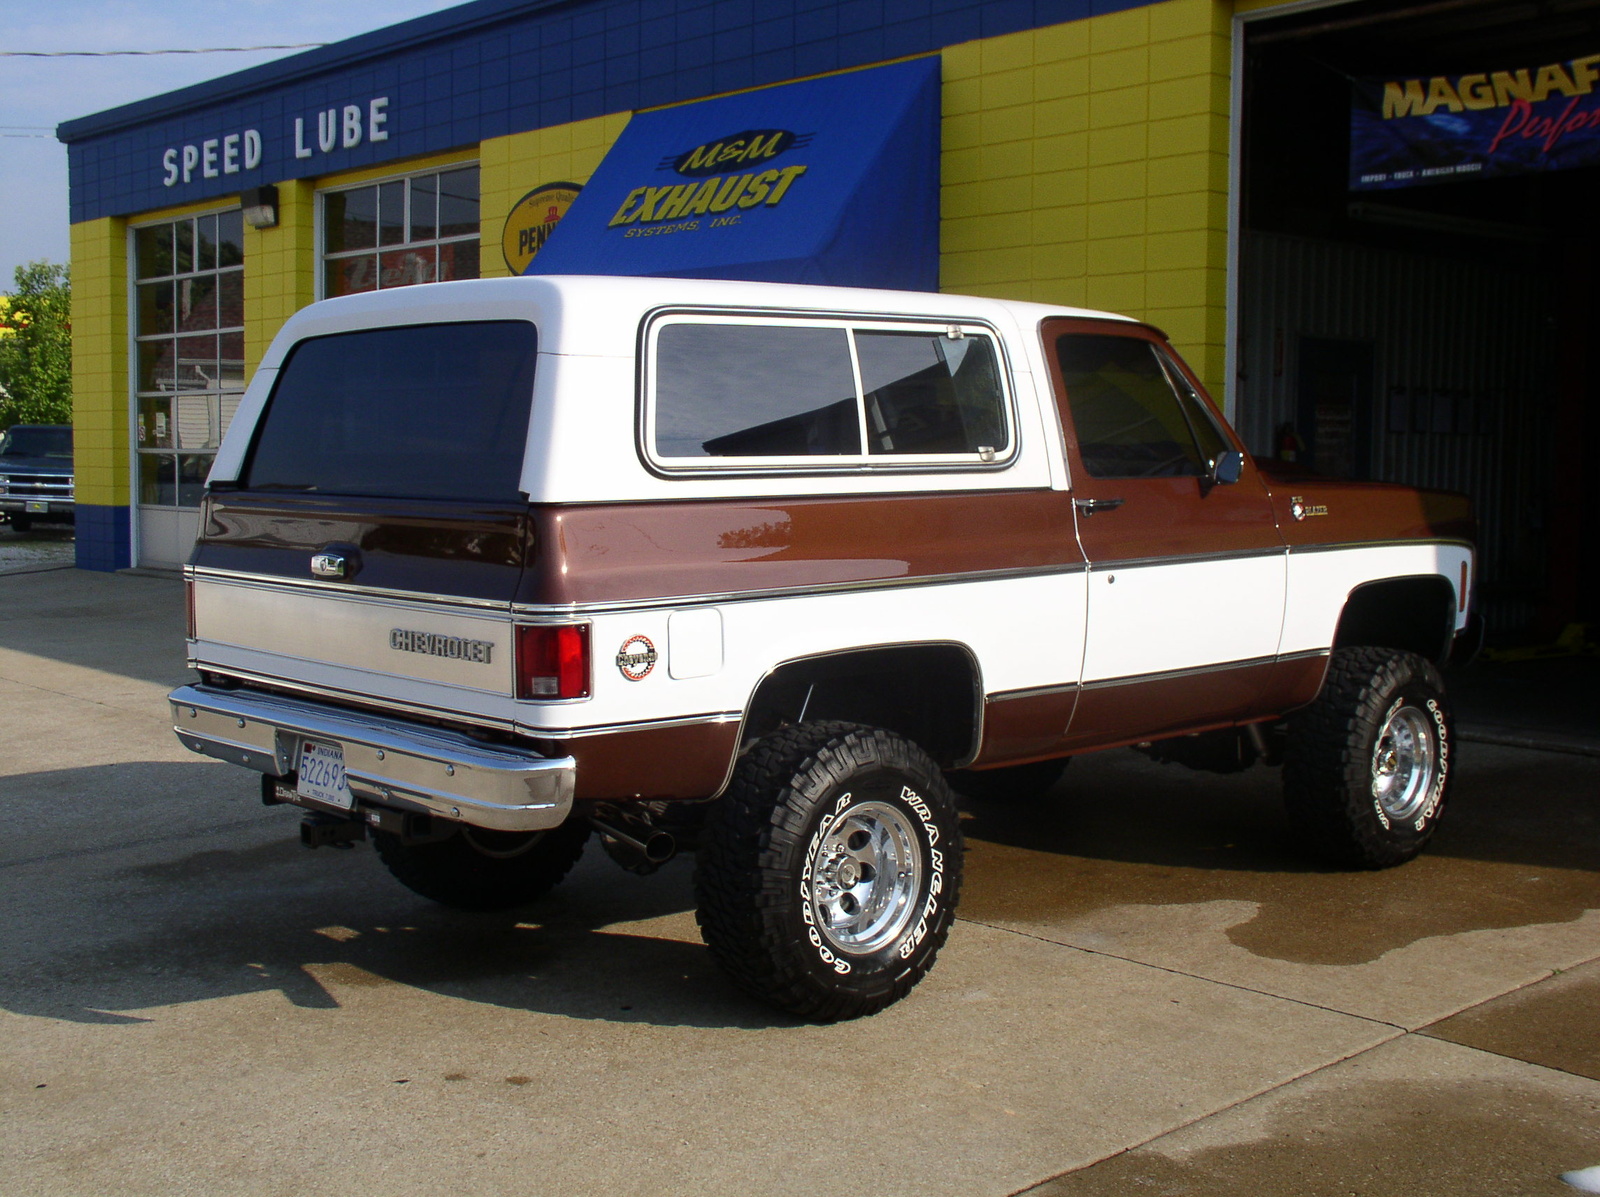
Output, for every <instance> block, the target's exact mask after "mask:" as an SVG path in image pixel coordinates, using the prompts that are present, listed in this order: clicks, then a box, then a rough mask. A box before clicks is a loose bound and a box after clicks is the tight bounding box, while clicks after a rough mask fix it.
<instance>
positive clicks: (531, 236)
mask: <svg viewBox="0 0 1600 1197" xmlns="http://www.w3.org/2000/svg"><path fill="white" fill-rule="evenodd" d="M582 190H583V188H582V187H581V186H580V185H579V184H577V183H546V184H544V185H543V186H541V187H535V188H534V189H533V190H532V191H530V192H528V194H527V195H525V196H523V197H522V198H521V199H519V200H518V201H517V202H516V203H515V204H514V205H513V206H512V208H511V212H510V214H509V215H508V216H507V217H506V224H505V228H504V230H502V232H501V234H500V252H501V253H502V254H504V255H505V259H506V265H507V266H508V267H510V269H511V273H512V274H514V275H519V274H521V273H523V271H525V270H527V269H528V263H529V262H531V261H533V257H534V255H535V254H537V253H538V252H539V251H540V250H541V249H543V248H544V243H545V242H546V241H548V240H549V239H550V233H551V231H552V230H553V229H554V228H555V227H556V222H557V221H559V220H560V219H561V218H562V217H563V216H565V215H566V214H567V209H568V208H570V207H572V201H573V200H575V199H577V198H578V192H580V191H582Z"/></svg>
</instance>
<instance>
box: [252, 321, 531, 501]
mask: <svg viewBox="0 0 1600 1197" xmlns="http://www.w3.org/2000/svg"><path fill="white" fill-rule="evenodd" d="M536 349H537V343H536V335H535V331H534V327H533V325H532V324H529V323H526V322H525V321H520V320H504V321H484V322H479V323H462V324H427V325H417V326H414V327H405V328H384V329H370V330H363V331H360V332H350V333H339V334H337V335H335V336H330V337H317V338H314V339H312V340H308V341H302V342H300V344H298V345H296V346H295V348H294V350H293V351H292V352H291V353H290V355H289V358H288V360H287V361H286V362H285V363H284V364H283V368H282V369H281V370H280V371H279V374H278V381H277V383H276V385H275V386H274V387H273V391H272V397H271V399H270V400H269V401H268V403H267V408H266V412H265V413H264V414H263V416H262V420H261V427H260V430H259V431H258V432H257V434H256V442H255V447H254V448H253V450H252V452H251V456H250V461H249V465H248V466H247V467H246V473H245V477H244V479H243V485H244V486H245V487H246V488H248V489H251V490H282V491H296V492H302V493H309V494H327V495H361V496H373V497H378V498H414V499H468V500H491V501H511V500H515V499H517V498H518V497H519V495H520V491H519V482H520V479H521V474H522V458H523V445H524V441H525V439H526V437H527V432H528V412H529V408H530V406H531V404H532V400H533V370H534V358H535V353H536Z"/></svg>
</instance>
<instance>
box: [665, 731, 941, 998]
mask: <svg viewBox="0 0 1600 1197" xmlns="http://www.w3.org/2000/svg"><path fill="white" fill-rule="evenodd" d="M960 888H961V827H960V823H959V821H958V819H957V816H956V810H955V801H954V796H953V795H952V794H951V792H950V789H949V787H948V786H947V785H946V784H945V781H944V778H943V777H942V776H941V775H940V772H939V768H938V766H937V765H935V764H934V763H933V761H932V760H931V759H929V757H928V756H927V754H926V753H924V752H923V751H922V750H921V749H920V748H918V747H917V746H916V745H914V744H912V743H910V742H909V741H907V740H905V739H903V738H901V737H900V736H897V735H895V734H893V733H892V732H887V731H883V730H881V729H878V728H869V727H862V726H859V725H857V724H850V723H810V724H801V725H799V726H798V727H790V728H787V729H785V730H783V731H781V732H778V733H776V734H774V735H772V736H769V737H768V738H767V739H765V740H763V741H762V742H761V743H759V744H757V745H756V746H755V748H753V749H752V750H751V751H750V752H749V753H748V754H746V756H745V758H744V759H743V761H741V762H740V765H739V768H738V770H737V771H736V773H735V775H734V780H733V784H732V786H731V787H730V789H729V791H728V793H727V794H726V795H725V796H724V798H723V800H722V801H721V802H720V803H718V804H717V805H716V806H715V807H714V808H713V809H712V811H711V813H710V817H709V819H708V822H707V826H706V838H705V844H704V846H703V847H702V849H701V853H700V861H699V867H698V869H697V870H696V873H695V890H696V896H697V899H698V905H699V920H700V928H701V932H702V933H703V934H704V936H705V940H706V944H707V946H708V947H709V948H710V949H711V954H712V956H713V957H714V958H715V959H716V961H717V963H718V964H719V965H721V966H722V968H723V969H724V970H726V971H727V973H728V974H729V975H730V976H731V977H732V978H733V979H734V981H735V982H737V983H738V984H739V985H740V986H741V987H742V988H743V989H745V990H746V991H747V992H749V993H751V994H753V995H754V996H756V997H759V998H761V999H762V1000H764V1001H767V1002H770V1003H772V1004H773V1005H776V1006H778V1007H780V1008H781V1009H784V1010H787V1011H789V1012H790V1013H792V1014H797V1015H799V1016H801V1017H803V1018H813V1019H818V1020H822V1021H831V1020H834V1019H840V1018H854V1017H857V1016H860V1015H863V1014H871V1013H873V1012H874V1011H876V1010H880V1009H882V1008H883V1007H884V1006H887V1005H888V1004H889V1003H890V1002H893V1001H896V1000H898V999H899V998H901V997H903V996H904V995H905V994H906V993H907V992H909V991H910V989H911V987H912V986H913V985H915V984H916V983H917V982H918V981H919V980H920V979H921V978H922V976H923V975H924V974H925V973H926V972H927V971H928V970H929V969H930V968H931V967H932V966H933V960H934V957H935V956H936V955H937V954H938V951H939V947H940V945H942V944H943V943H944V940H945V936H946V935H947V934H948V933H949V930H950V924H951V922H952V921H953V920H954V917H955V904H956V898H957V895H958V894H959V892H960Z"/></svg>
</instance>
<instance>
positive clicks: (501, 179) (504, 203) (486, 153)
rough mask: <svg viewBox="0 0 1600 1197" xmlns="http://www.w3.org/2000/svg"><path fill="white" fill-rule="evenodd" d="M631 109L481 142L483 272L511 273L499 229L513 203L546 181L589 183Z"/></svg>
mask: <svg viewBox="0 0 1600 1197" xmlns="http://www.w3.org/2000/svg"><path fill="white" fill-rule="evenodd" d="M629 115H630V114H629V113H626V112H618V113H612V114H611V115H609V116H597V117H592V118H590V119H589V120H583V121H574V122H573V123H571V124H569V125H554V126H551V127H550V128H548V129H536V130H534V131H533V132H531V133H513V134H511V135H510V136H509V137H495V138H491V139H490V140H488V141H485V142H484V143H483V144H482V145H481V146H480V147H479V151H480V153H479V158H478V163H479V184H478V185H479V187H480V188H481V196H482V198H481V200H480V205H481V206H480V208H479V213H480V219H481V220H482V222H483V223H482V229H483V239H482V241H481V242H479V251H480V253H481V254H482V257H481V259H480V266H479V269H480V270H481V271H482V272H483V277H484V278H505V277H506V276H508V275H509V274H510V273H511V270H510V268H509V267H507V266H506V259H505V255H504V254H503V253H502V252H501V249H500V234H501V232H502V231H503V229H504V227H505V222H506V217H507V216H509V215H510V214H511V208H512V205H513V204H515V203H516V202H517V201H518V200H520V199H521V198H522V197H523V196H525V195H527V194H528V192H530V191H532V190H533V189H534V188H535V187H542V186H543V185H544V184H546V183H587V182H588V181H589V176H590V175H592V174H594V171H595V167H597V166H599V165H600V159H602V158H604V157H605V154H606V151H607V150H609V149H610V148H611V145H612V143H613V142H614V141H616V140H617V137H618V135H619V134H621V132H622V130H623V128H624V127H626V125H627V123H628V117H629Z"/></svg>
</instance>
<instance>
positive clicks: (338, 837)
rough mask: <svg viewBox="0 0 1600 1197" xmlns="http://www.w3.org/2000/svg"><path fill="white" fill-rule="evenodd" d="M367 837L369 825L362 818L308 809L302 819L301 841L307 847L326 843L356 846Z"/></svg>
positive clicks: (345, 846) (336, 845) (334, 845)
mask: <svg viewBox="0 0 1600 1197" xmlns="http://www.w3.org/2000/svg"><path fill="white" fill-rule="evenodd" d="M366 838H367V825H366V824H365V823H363V822H362V821H361V820H360V819H341V818H340V817H339V816H338V815H325V814H323V813H322V812H321V811H307V812H306V815H305V817H304V818H303V819H301V820H300V842H301V843H302V844H304V845H305V846H306V847H307V848H320V847H322V846H323V845H324V844H326V845H328V846H329V847H333V848H354V847H355V846H356V841H357V840H364V839H366Z"/></svg>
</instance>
